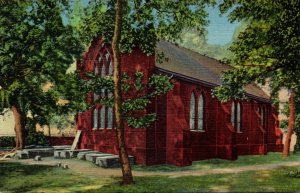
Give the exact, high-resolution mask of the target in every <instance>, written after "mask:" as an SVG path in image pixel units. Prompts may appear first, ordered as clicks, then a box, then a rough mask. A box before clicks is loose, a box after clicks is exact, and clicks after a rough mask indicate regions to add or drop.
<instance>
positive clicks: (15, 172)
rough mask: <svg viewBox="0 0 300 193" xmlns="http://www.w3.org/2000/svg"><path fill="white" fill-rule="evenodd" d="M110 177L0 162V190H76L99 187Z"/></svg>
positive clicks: (19, 191) (21, 192)
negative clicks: (93, 176)
mask: <svg viewBox="0 0 300 193" xmlns="http://www.w3.org/2000/svg"><path fill="white" fill-rule="evenodd" d="M110 181H111V180H109V179H93V178H90V177H88V176H82V175H78V174H76V175H75V174H74V173H72V172H71V171H70V170H64V169H62V168H57V167H52V166H43V165H22V164H20V163H8V162H0V192H1V193H4V192H16V193H23V192H47V193H48V192H56V193H57V192H76V191H82V192H84V191H86V190H91V189H99V188H100V187H101V186H102V185H103V184H106V183H107V182H110Z"/></svg>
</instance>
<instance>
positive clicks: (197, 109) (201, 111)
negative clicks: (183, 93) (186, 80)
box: [190, 92, 205, 131]
mask: <svg viewBox="0 0 300 193" xmlns="http://www.w3.org/2000/svg"><path fill="white" fill-rule="evenodd" d="M196 97H197V96H196V95H195V93H194V92H193V93H192V94H191V99H190V129H191V130H199V131H204V116H205V99H204V96H203V95H202V94H200V95H199V96H198V97H197V98H196ZM196 101H197V102H196Z"/></svg>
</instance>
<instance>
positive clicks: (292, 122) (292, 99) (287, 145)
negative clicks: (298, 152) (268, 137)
mask: <svg viewBox="0 0 300 193" xmlns="http://www.w3.org/2000/svg"><path fill="white" fill-rule="evenodd" d="M289 106H290V117H289V125H288V130H287V134H286V137H285V143H284V148H283V152H282V156H283V157H288V156H289V155H290V144H291V138H292V135H293V132H294V125H295V91H294V89H291V94H290V99H289Z"/></svg>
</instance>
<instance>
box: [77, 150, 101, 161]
mask: <svg viewBox="0 0 300 193" xmlns="http://www.w3.org/2000/svg"><path fill="white" fill-rule="evenodd" d="M89 153H99V152H98V151H83V152H79V153H78V154H77V158H78V159H81V160H85V159H86V158H85V156H86V154H89Z"/></svg>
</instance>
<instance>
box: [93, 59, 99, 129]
mask: <svg viewBox="0 0 300 193" xmlns="http://www.w3.org/2000/svg"><path fill="white" fill-rule="evenodd" d="M94 74H95V75H99V69H98V65H97V64H95V68H94ZM98 98H99V96H98V94H97V93H95V92H94V96H93V99H94V105H95V108H94V110H93V129H97V128H98V124H99V123H98V109H97V105H96V104H95V103H96V101H97V100H98Z"/></svg>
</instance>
